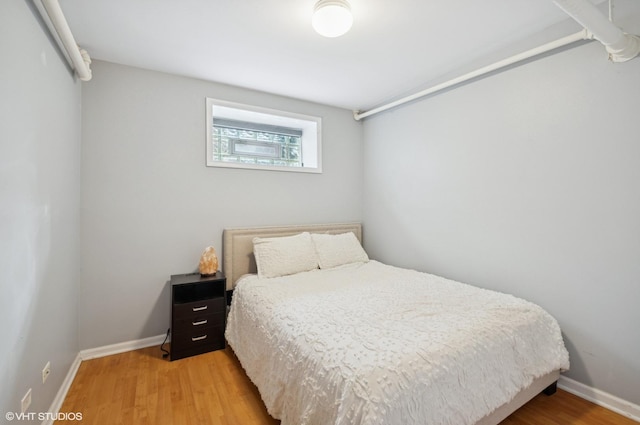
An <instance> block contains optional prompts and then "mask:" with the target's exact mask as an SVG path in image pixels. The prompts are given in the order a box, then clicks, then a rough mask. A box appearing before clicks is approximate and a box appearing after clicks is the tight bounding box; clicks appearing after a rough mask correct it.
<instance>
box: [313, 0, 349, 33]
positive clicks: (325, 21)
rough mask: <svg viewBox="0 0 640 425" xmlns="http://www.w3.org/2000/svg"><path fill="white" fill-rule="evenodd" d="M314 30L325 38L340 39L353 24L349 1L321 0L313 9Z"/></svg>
mask: <svg viewBox="0 0 640 425" xmlns="http://www.w3.org/2000/svg"><path fill="white" fill-rule="evenodd" d="M311 24H312V25H313V29H314V30H316V32H317V33H318V34H320V35H323V36H325V37H340V36H341V35H343V34H344V33H346V32H347V31H349V29H350V28H351V25H352V24H353V16H352V15H351V6H350V5H349V2H348V1H347V0H319V1H318V2H317V3H316V6H315V8H314V9H313V19H312V20H311Z"/></svg>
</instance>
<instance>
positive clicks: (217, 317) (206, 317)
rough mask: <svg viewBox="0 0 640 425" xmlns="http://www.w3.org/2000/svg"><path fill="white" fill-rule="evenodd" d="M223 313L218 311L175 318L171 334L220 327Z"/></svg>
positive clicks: (222, 321)
mask: <svg viewBox="0 0 640 425" xmlns="http://www.w3.org/2000/svg"><path fill="white" fill-rule="evenodd" d="M224 316H225V312H224V311H219V312H217V313H214V314H194V315H193V316H192V317H186V318H179V317H178V316H176V318H175V319H174V322H173V332H174V334H176V333H181V332H191V330H192V329H193V330H196V331H197V330H198V329H203V328H208V327H211V326H220V325H223V324H224V319H225V317H224Z"/></svg>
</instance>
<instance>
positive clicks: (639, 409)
mask: <svg viewBox="0 0 640 425" xmlns="http://www.w3.org/2000/svg"><path fill="white" fill-rule="evenodd" d="M558 388H561V389H563V390H565V391H567V392H569V393H571V394H574V395H577V396H578V397H580V398H584V399H585V400H589V401H590V402H592V403H594V404H597V405H598V406H602V407H604V408H605V409H609V410H612V411H614V412H616V413H619V414H621V415H623V416H626V417H628V418H629V419H633V420H634V421H636V422H640V406H638V405H637V404H634V403H631V402H630V401H627V400H623V399H621V398H619V397H616V396H614V395H612V394H609V393H606V392H604V391H601V390H598V389H596V388H592V387H590V386H588V385H585V384H582V383H580V382H578V381H574V380H573V379H571V378H567V377H566V376H560V379H559V380H558Z"/></svg>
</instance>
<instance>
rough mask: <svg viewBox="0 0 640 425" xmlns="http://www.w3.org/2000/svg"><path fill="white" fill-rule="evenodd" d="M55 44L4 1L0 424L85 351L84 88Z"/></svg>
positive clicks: (56, 383)
mask: <svg viewBox="0 0 640 425" xmlns="http://www.w3.org/2000/svg"><path fill="white" fill-rule="evenodd" d="M34 13H35V15H34ZM54 46H55V44H52V43H51V42H50V40H49V39H48V38H47V31H46V29H43V28H42V27H41V26H40V24H39V21H38V15H37V12H34V11H33V10H32V6H31V2H30V1H2V2H0V58H2V59H0V323H2V327H1V328H0V412H1V414H2V416H1V417H2V418H3V419H2V420H4V415H5V413H6V412H16V411H17V412H20V399H21V398H22V396H23V395H24V394H25V393H26V392H27V390H28V389H29V388H32V406H31V408H30V409H29V411H30V412H46V411H47V410H48V409H49V406H50V405H51V402H52V401H53V398H54V397H55V395H56V393H57V391H58V389H59V388H60V385H61V383H62V380H63V379H64V377H65V375H66V374H67V371H68V370H69V367H70V365H71V363H72V361H73V360H74V358H75V356H76V355H77V353H78V350H79V345H78V319H77V310H76V307H77V292H78V284H79V270H80V251H79V246H80V236H79V232H80V218H79V211H80V124H81V122H80V119H81V117H80V116H81V111H80V100H81V98H80V84H79V83H78V82H76V81H74V78H73V75H72V73H71V72H70V71H69V69H68V68H67V65H66V62H64V61H63V60H62V59H61V58H60V56H59V54H58V52H57V51H56V50H55V47H54ZM47 361H50V362H51V375H50V376H49V378H48V380H47V382H46V383H45V384H43V383H42V377H41V370H42V369H43V367H44V365H45V363H46V362H47Z"/></svg>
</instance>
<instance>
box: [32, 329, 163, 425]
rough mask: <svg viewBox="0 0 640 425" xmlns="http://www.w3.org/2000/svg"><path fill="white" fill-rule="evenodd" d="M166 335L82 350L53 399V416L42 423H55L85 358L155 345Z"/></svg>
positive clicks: (44, 424)
mask: <svg viewBox="0 0 640 425" xmlns="http://www.w3.org/2000/svg"><path fill="white" fill-rule="evenodd" d="M165 337H166V335H156V336H152V337H149V338H143V339H137V340H135V341H127V342H121V343H118V344H112V345H105V346H103V347H97V348H90V349H88V350H81V351H80V352H79V353H78V355H77V356H76V358H75V359H74V360H73V363H71V367H69V371H68V372H67V376H65V378H64V381H62V385H61V386H60V389H59V390H58V393H57V394H56V397H55V398H54V399H53V402H52V403H51V407H49V413H51V414H50V415H48V416H49V417H51V418H50V419H46V420H44V421H42V425H53V417H55V416H56V415H57V414H58V412H59V411H60V408H61V407H62V403H64V399H65V398H66V397H67V393H68V392H69V388H71V384H72V383H73V380H74V378H75V377H76V373H78V369H79V368H80V364H81V363H82V362H83V361H84V360H90V359H97V358H98V357H104V356H110V355H112V354H119V353H124V352H127V351H133V350H137V349H139V348H146V347H153V346H154V345H160V344H162V342H163V341H164V339H165Z"/></svg>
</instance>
